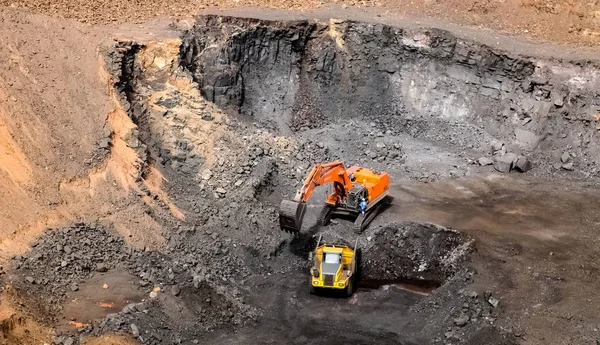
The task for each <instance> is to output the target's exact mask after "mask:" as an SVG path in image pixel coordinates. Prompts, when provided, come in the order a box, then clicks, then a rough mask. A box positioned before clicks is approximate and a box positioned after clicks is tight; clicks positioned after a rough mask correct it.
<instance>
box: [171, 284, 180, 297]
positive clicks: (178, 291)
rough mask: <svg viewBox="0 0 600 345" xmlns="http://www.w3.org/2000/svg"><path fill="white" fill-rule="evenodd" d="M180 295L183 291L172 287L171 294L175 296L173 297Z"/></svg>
mask: <svg viewBox="0 0 600 345" xmlns="http://www.w3.org/2000/svg"><path fill="white" fill-rule="evenodd" d="M180 293H181V289H180V288H179V286H177V285H173V287H171V294H173V296H179V294H180Z"/></svg>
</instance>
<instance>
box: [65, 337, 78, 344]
mask: <svg viewBox="0 0 600 345" xmlns="http://www.w3.org/2000/svg"><path fill="white" fill-rule="evenodd" d="M73 344H75V340H74V339H73V338H67V339H66V340H65V341H63V345H73Z"/></svg>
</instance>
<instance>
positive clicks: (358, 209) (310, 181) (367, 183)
mask: <svg viewBox="0 0 600 345" xmlns="http://www.w3.org/2000/svg"><path fill="white" fill-rule="evenodd" d="M326 184H333V192H331V193H330V194H329V195H327V197H326V200H325V205H324V206H325V208H324V210H323V212H321V215H320V219H319V220H318V221H319V222H320V223H321V224H322V225H327V223H328V222H329V219H330V218H331V216H333V215H344V216H354V217H356V221H355V222H354V226H355V231H356V232H358V233H360V232H362V231H363V230H364V228H366V227H367V226H368V224H369V223H370V222H371V221H372V220H373V218H374V217H375V215H376V214H377V213H378V212H379V211H380V209H381V205H382V203H383V201H384V199H385V198H386V197H387V194H388V192H389V185H390V178H389V175H388V174H387V173H385V172H375V171H373V170H370V169H367V168H363V167H358V166H353V167H351V168H349V169H346V168H345V167H344V164H343V163H342V162H340V161H335V162H331V163H324V164H317V165H315V166H313V167H312V169H311V171H310V172H309V174H308V176H307V177H306V179H305V180H304V184H303V185H302V188H301V189H300V190H298V192H297V193H296V196H295V198H294V200H283V201H282V202H281V205H280V207H279V225H280V227H281V230H283V231H287V232H291V233H298V232H300V230H301V228H302V222H303V219H304V215H305V213H306V202H307V201H308V199H309V198H310V197H311V195H312V193H313V191H314V189H315V188H316V187H318V186H322V185H326Z"/></svg>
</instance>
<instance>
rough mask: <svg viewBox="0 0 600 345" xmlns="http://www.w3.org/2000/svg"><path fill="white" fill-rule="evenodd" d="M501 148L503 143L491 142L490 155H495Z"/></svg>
mask: <svg viewBox="0 0 600 345" xmlns="http://www.w3.org/2000/svg"><path fill="white" fill-rule="evenodd" d="M503 147H504V143H503V142H500V141H494V142H492V153H496V152H498V151H500V150H502V148H503Z"/></svg>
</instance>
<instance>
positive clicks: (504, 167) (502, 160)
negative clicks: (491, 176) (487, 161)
mask: <svg viewBox="0 0 600 345" xmlns="http://www.w3.org/2000/svg"><path fill="white" fill-rule="evenodd" d="M517 158H518V156H517V155H516V154H514V153H507V154H505V155H503V156H500V157H497V158H496V162H495V163H494V169H496V170H497V171H499V172H502V173H508V172H510V171H511V170H512V168H513V165H514V163H515V161H516V160H517Z"/></svg>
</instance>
